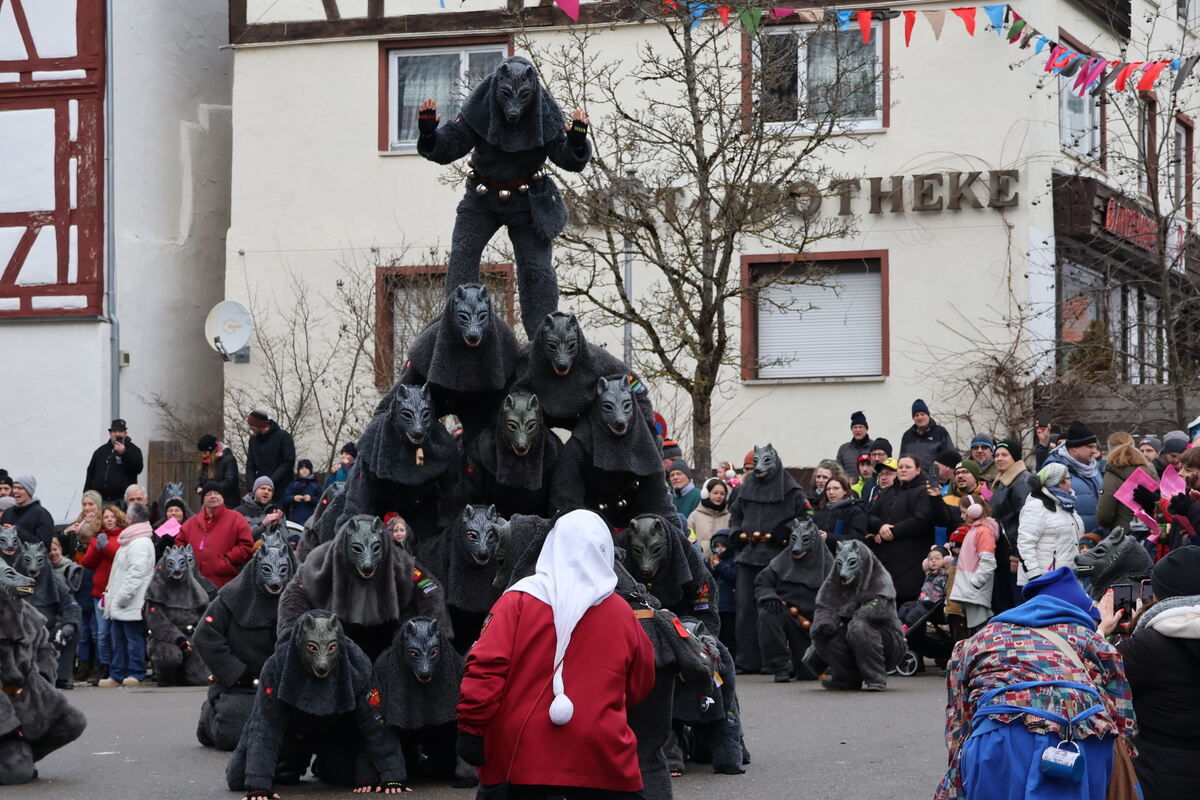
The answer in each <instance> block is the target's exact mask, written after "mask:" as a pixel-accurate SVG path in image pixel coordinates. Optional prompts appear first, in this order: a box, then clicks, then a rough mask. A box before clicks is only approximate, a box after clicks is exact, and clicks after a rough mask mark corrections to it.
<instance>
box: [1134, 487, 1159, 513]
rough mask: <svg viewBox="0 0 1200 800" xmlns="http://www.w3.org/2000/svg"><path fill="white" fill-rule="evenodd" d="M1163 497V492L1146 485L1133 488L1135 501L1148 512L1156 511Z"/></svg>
mask: <svg viewBox="0 0 1200 800" xmlns="http://www.w3.org/2000/svg"><path fill="white" fill-rule="evenodd" d="M1161 499H1162V492H1160V491H1159V490H1157V489H1155V490H1154V491H1151V490H1149V489H1147V488H1146V487H1145V486H1135V487H1134V489H1133V501H1134V502H1135V503H1137V504H1138V505H1139V506H1141V507H1142V510H1143V511H1145V512H1146V513H1147V514H1153V513H1154V509H1155V508H1157V507H1158V501H1159V500H1161Z"/></svg>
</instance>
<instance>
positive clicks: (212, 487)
mask: <svg viewBox="0 0 1200 800" xmlns="http://www.w3.org/2000/svg"><path fill="white" fill-rule="evenodd" d="M200 488H202V489H203V490H204V492H203V493H202V496H203V495H204V494H208V493H209V492H216V493H217V494H221V484H219V483H217V482H216V481H205V482H204V483H202V484H201V485H200Z"/></svg>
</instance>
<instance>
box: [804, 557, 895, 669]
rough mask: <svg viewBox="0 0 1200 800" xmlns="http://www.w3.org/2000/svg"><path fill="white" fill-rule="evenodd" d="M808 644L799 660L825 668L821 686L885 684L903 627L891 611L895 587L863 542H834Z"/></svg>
mask: <svg viewBox="0 0 1200 800" xmlns="http://www.w3.org/2000/svg"><path fill="white" fill-rule="evenodd" d="M809 633H810V634H811V636H812V642H813V643H812V647H810V648H809V651H808V653H806V654H805V659H804V660H805V665H806V666H807V667H808V668H809V669H811V670H812V671H813V672H815V673H818V674H820V673H821V672H825V673H826V674H827V677H824V678H822V679H821V685H822V686H824V687H825V688H826V689H858V688H860V687H861V686H862V685H863V683H864V682H865V683H866V687H865V688H866V690H867V691H868V692H880V691H883V690H884V689H886V688H887V674H888V671H889V670H892V669H895V667H896V665H897V664H899V663H900V658H901V656H903V655H904V650H905V644H904V629H903V628H902V627H901V625H900V618H899V617H897V616H896V588H895V587H894V586H893V585H892V578H891V576H890V575H888V572H887V570H886V569H884V567H883V564H881V563H880V562H879V559H878V558H877V557H876V556H875V554H874V553H873V552H871V549H870V548H869V547H867V545H866V544H865V543H864V542H861V541H859V540H857V539H851V540H849V541H843V542H838V551H837V556H836V558H835V560H834V565H833V569H832V570H831V571H830V573H829V575H828V576H827V577H826V578H825V582H824V583H823V584H821V589H820V591H818V592H817V608H816V611H815V612H814V613H813V623H812V627H811V628H809Z"/></svg>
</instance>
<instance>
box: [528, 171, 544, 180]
mask: <svg viewBox="0 0 1200 800" xmlns="http://www.w3.org/2000/svg"><path fill="white" fill-rule="evenodd" d="M529 179H530V180H534V181H540V180H541V179H542V171H541V170H540V169H539V170H538V171H537V172H535V173H533V174H532V175H530V176H529Z"/></svg>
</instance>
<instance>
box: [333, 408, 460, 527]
mask: <svg viewBox="0 0 1200 800" xmlns="http://www.w3.org/2000/svg"><path fill="white" fill-rule="evenodd" d="M387 402H388V410H385V411H384V412H383V413H379V414H376V415H375V416H374V417H372V418H371V421H370V422H369V423H367V429H366V430H364V431H363V433H362V436H360V437H359V439H358V458H356V459H355V460H354V466H353V467H352V468H351V470H350V480H351V481H355V480H364V477H363V474H362V471H363V468H364V467H365V468H366V469H368V470H370V472H371V475H372V476H374V477H376V478H378V479H380V480H385V481H390V482H392V483H399V484H402V485H404V486H421V485H423V484H426V483H429V482H430V481H434V480H437V479H438V478H440V477H442V475H444V474H446V473H447V472H448V471H450V470H452V469H454V468H455V467H457V465H458V446H457V445H456V444H455V443H454V437H453V436H451V435H450V431H448V430H446V426H445V425H443V424H442V423H440V422H437V421H434V423H433V425H431V426H430V428H429V436H428V437H427V438H426V439H425V442H424V444H422V446H421V450H422V452H423V454H424V459H425V463H424V464H423V465H422V466H417V447H416V446H415V445H413V444H412V442H410V441H408V439H407V438H405V437H403V436H396V435H395V434H394V433H393V432H392V431H391V429H390V428H391V416H392V415H391V411H390V408H391V401H390V400H389V401H387ZM343 496H344V495H343ZM327 510H328V509H327ZM324 516H325V515H324V514H322V518H324Z"/></svg>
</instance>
